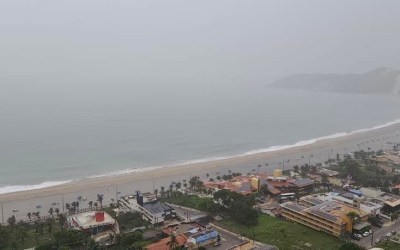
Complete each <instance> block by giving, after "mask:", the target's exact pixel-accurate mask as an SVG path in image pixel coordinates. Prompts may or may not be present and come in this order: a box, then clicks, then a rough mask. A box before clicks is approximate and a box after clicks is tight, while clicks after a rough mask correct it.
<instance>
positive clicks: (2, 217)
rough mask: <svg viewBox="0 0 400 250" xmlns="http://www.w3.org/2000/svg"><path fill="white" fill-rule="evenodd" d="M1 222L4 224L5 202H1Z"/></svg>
mask: <svg viewBox="0 0 400 250" xmlns="http://www.w3.org/2000/svg"><path fill="white" fill-rule="evenodd" d="M1 224H4V211H3V203H1Z"/></svg>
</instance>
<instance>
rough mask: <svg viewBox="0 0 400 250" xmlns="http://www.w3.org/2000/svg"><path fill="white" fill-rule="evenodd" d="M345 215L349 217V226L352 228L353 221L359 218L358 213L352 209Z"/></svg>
mask: <svg viewBox="0 0 400 250" xmlns="http://www.w3.org/2000/svg"><path fill="white" fill-rule="evenodd" d="M346 216H347V217H348V218H349V219H350V223H351V228H353V224H354V222H355V221H356V220H358V219H359V218H360V215H359V214H358V213H356V212H354V211H350V212H348V213H347V214H346Z"/></svg>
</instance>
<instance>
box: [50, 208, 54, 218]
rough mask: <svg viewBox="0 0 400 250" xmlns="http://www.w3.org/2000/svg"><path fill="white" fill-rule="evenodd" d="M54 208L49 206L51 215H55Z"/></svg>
mask: <svg viewBox="0 0 400 250" xmlns="http://www.w3.org/2000/svg"><path fill="white" fill-rule="evenodd" d="M53 213H54V209H53V207H51V208H49V215H50V216H51V217H53Z"/></svg>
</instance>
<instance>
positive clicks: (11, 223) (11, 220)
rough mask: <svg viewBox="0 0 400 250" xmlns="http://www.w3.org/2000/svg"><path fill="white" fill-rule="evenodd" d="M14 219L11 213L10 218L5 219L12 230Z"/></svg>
mask: <svg viewBox="0 0 400 250" xmlns="http://www.w3.org/2000/svg"><path fill="white" fill-rule="evenodd" d="M15 222H16V219H15V216H14V215H12V216H11V217H10V218H8V219H7V223H8V224H10V225H11V230H14V225H15Z"/></svg>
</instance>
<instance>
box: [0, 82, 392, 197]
mask: <svg viewBox="0 0 400 250" xmlns="http://www.w3.org/2000/svg"><path fill="white" fill-rule="evenodd" d="M49 95H51V94H49ZM46 98H47V99H46ZM399 107H400V97H399V96H391V95H361V94H344V93H325V92H305V91H297V90H278V89H271V88H268V87H266V86H264V85H256V84H250V85H248V84H235V85H232V86H229V85H221V86H219V85H216V86H214V87H210V86H207V87H206V86H204V87H201V86H200V87H198V88H194V89H190V88H184V89H176V88H172V89H168V88H163V89H161V90H157V89H147V90H141V91H132V92H130V91H118V90H115V91H114V92H110V93H101V94H99V93H86V94H82V95H81V96H79V95H76V96H74V98H53V97H51V96H50V97H45V98H44V100H34V101H32V102H31V103H30V105H24V106H18V105H15V106H14V105H13V102H12V101H9V102H8V105H6V106H2V107H0V123H1V127H0V137H1V139H0V193H7V192H13V191H20V190H27V189H34V188H41V187H47V186H53V185H57V184H62V183H66V182H69V181H74V180H80V179H85V178H96V177H102V176H108V175H119V174H125V173H129V172H135V171H136V172H138V171H145V170H146V169H148V168H160V167H168V166H170V165H174V164H182V163H187V162H202V161H208V160H215V159H221V158H226V157H232V156H235V155H242V154H252V153H257V152H263V151H271V150H278V149H281V148H285V147H290V145H294V144H296V143H297V144H309V143H312V142H314V141H315V138H321V137H324V136H328V137H337V136H344V135H346V134H347V133H350V132H351V131H356V130H360V129H370V128H374V127H375V128H376V127H379V126H384V125H387V124H388V123H390V122H399V121H396V120H398V119H399V118H400V108H399Z"/></svg>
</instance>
